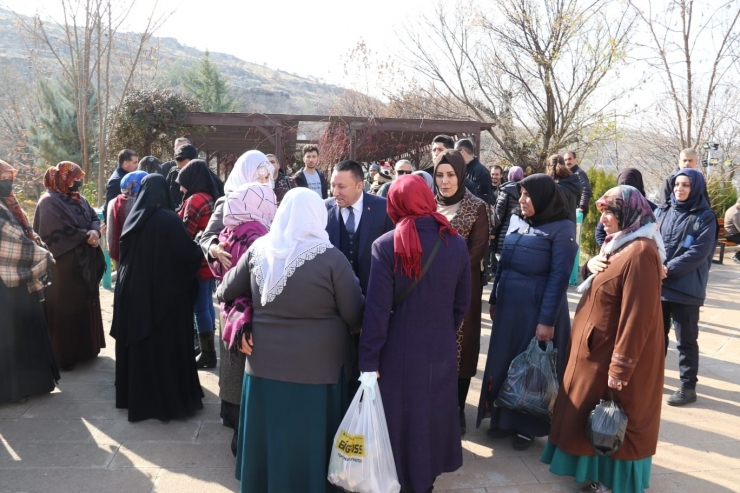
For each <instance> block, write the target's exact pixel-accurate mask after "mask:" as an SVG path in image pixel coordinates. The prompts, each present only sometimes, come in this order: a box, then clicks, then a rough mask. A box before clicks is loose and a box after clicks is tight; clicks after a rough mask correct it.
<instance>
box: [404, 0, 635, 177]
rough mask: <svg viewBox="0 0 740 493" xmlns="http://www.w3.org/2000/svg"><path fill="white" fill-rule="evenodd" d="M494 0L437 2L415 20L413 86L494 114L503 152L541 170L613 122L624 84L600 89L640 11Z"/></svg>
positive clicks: (448, 102)
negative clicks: (488, 1) (486, 1)
mask: <svg viewBox="0 0 740 493" xmlns="http://www.w3.org/2000/svg"><path fill="white" fill-rule="evenodd" d="M496 6H497V9H495V10H492V11H482V10H476V9H475V8H474V7H471V6H470V5H469V4H465V5H463V4H458V5H457V7H455V8H454V9H453V10H452V11H448V10H447V9H445V8H444V7H443V6H441V5H439V6H438V7H437V8H436V10H435V13H434V16H433V17H427V18H424V19H423V20H422V21H421V24H420V26H418V27H416V28H414V29H410V30H409V31H408V32H409V33H411V36H410V41H408V42H407V48H408V50H407V55H406V57H405V62H406V64H407V66H408V67H410V68H411V69H412V70H413V72H414V73H415V74H416V75H417V84H416V86H415V87H413V88H412V89H411V90H410V91H409V92H411V93H417V94H420V95H422V98H421V99H431V100H433V101H436V102H437V107H438V111H439V113H442V114H444V115H445V116H448V117H451V116H454V117H465V118H475V119H478V120H482V121H492V122H494V123H495V124H496V126H495V127H494V128H493V129H492V130H491V131H490V134H491V136H492V137H493V139H494V141H495V142H496V144H497V145H498V147H499V148H500V152H501V154H502V155H503V157H505V158H506V159H507V160H508V161H509V162H511V163H514V164H519V165H523V166H525V167H526V166H531V167H532V170H533V171H536V170H538V169H539V168H540V166H541V163H542V161H543V159H544V158H545V157H546V156H547V155H548V154H550V153H553V152H557V151H560V150H562V149H563V148H564V147H566V146H575V147H578V148H579V149H580V150H583V149H584V148H585V147H587V146H588V145H589V141H590V140H598V138H600V137H599V136H600V134H601V133H603V132H604V131H605V130H606V129H607V128H608V127H609V121H610V113H608V112H607V111H606V109H607V108H608V107H609V106H610V105H611V103H612V101H613V100H614V98H615V97H618V96H619V95H620V94H621V91H610V93H611V94H600V95H598V96H599V97H598V98H597V97H594V96H595V95H596V93H597V90H598V89H599V88H600V87H601V86H602V85H603V84H604V82H605V80H606V78H607V76H608V75H609V74H610V73H612V71H613V70H614V69H615V68H616V67H618V66H619V65H620V64H621V63H622V62H623V61H624V60H625V57H626V50H627V47H628V44H629V34H630V32H631V30H632V26H633V21H634V18H633V17H632V14H631V13H630V12H629V10H628V9H626V8H623V7H621V6H618V5H614V4H613V2H608V1H607V0H586V1H582V0H554V1H549V2H541V1H538V0H500V1H498V2H496ZM628 85H629V84H622V88H623V89H625V88H626V86H628ZM407 94H408V93H407ZM404 99H406V98H405V97H400V98H398V99H397V101H396V102H397V103H399V104H403V102H404ZM412 100H413V99H412ZM417 101H418V98H417ZM442 114H440V115H430V116H443V115H442Z"/></svg>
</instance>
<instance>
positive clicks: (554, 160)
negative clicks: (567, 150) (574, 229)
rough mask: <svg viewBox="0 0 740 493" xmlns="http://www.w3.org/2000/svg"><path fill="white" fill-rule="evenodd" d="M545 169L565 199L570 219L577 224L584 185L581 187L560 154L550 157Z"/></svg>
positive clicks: (576, 176)
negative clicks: (577, 211) (577, 213)
mask: <svg viewBox="0 0 740 493" xmlns="http://www.w3.org/2000/svg"><path fill="white" fill-rule="evenodd" d="M545 167H546V169H547V174H548V175H550V178H552V179H553V180H555V183H557V184H558V187H559V188H560V191H561V192H562V194H563V199H565V205H566V208H567V209H568V218H569V219H570V220H571V221H573V224H575V222H576V209H577V208H578V204H579V201H580V200H581V191H582V190H583V185H581V181H580V180H579V179H578V175H576V174H575V173H573V171H571V169H570V168H569V167H568V165H567V164H565V159H564V158H563V156H561V155H560V154H553V155H552V156H550V157H548V158H547V161H546V166H545Z"/></svg>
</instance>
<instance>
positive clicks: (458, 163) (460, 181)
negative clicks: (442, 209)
mask: <svg viewBox="0 0 740 493" xmlns="http://www.w3.org/2000/svg"><path fill="white" fill-rule="evenodd" d="M440 164H449V165H450V166H452V169H453V170H454V171H455V175H456V176H457V190H456V191H455V194H454V195H453V196H452V197H443V196H442V194H441V193H440V192H439V187H436V186H435V189H436V190H437V195H436V197H435V200H436V201H437V203H438V204H440V205H455V204H457V203H458V202H460V201H461V200H462V199H463V197H464V196H465V190H466V188H465V160H464V159H463V157H462V154H460V153H459V152H458V151H453V150H452V149H447V150H446V151H444V152H441V153H439V154H438V155H437V157H436V158H434V173H432V178H434V181H435V184H436V181H437V168H438V167H439V165H440Z"/></svg>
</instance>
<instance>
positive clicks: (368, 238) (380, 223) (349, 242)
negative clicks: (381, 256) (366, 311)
mask: <svg viewBox="0 0 740 493" xmlns="http://www.w3.org/2000/svg"><path fill="white" fill-rule="evenodd" d="M363 178H364V176H363V172H362V167H361V166H360V165H359V164H358V163H356V162H354V161H342V162H341V163H339V164H338V165H337V166H336V167H335V168H334V172H333V173H332V175H331V188H332V192H331V193H332V198H330V199H326V200H325V201H324V203H325V204H326V209H327V210H328V211H329V220H328V223H327V225H326V232H327V233H329V241H331V244H332V245H334V247H335V248H338V249H339V250H341V251H342V253H343V254H344V256H345V257H347V260H349V263H350V264H352V270H353V271H354V272H355V275H356V276H357V278H358V279H359V280H360V287H361V288H362V293H363V294H366V293H367V283H368V281H369V279H370V259H371V256H372V254H371V247H372V244H373V242H374V241H375V240H376V239H378V237H380V236H381V235H383V234H384V233H386V232H388V231H391V230H393V228H394V227H395V226H394V224H393V221H391V218H390V217H388V212H386V201H385V199H384V198H383V197H378V196H375V195H372V194H369V193H365V192H364V191H363V185H364V183H363Z"/></svg>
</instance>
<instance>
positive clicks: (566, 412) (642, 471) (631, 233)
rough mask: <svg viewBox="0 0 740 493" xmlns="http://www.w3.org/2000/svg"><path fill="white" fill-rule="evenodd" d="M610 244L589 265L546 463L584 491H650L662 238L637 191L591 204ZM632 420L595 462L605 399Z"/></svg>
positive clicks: (612, 193)
mask: <svg viewBox="0 0 740 493" xmlns="http://www.w3.org/2000/svg"><path fill="white" fill-rule="evenodd" d="M596 208H597V209H598V210H599V211H600V212H601V220H600V222H601V224H603V225H604V229H605V231H606V234H607V236H606V241H605V242H604V245H603V246H602V248H601V253H600V255H599V257H597V258H594V259H592V260H591V261H589V263H587V264H586V265H585V266H584V268H583V270H584V277H587V279H586V281H585V282H584V283H583V284H582V285H581V286H580V287H579V288H578V291H579V292H582V293H584V294H583V297H582V298H581V301H580V303H579V304H578V308H577V309H576V316H575V319H574V320H573V331H572V332H571V337H570V342H569V344H568V350H567V352H566V354H565V359H566V361H567V365H566V367H565V373H564V374H563V375H562V384H561V386H560V391H559V393H558V397H557V400H556V401H555V411H554V414H553V419H552V425H551V427H550V436H549V440H548V442H547V446H546V447H545V451H544V452H543V453H542V458H541V460H542V462H545V463H546V464H550V471H551V472H553V473H555V474H559V475H563V476H573V477H574V478H575V480H576V481H579V482H582V481H585V480H586V479H588V480H590V481H589V484H588V485H587V486H586V487H585V488H583V490H581V491H583V492H589V491H593V492H608V491H613V492H614V493H638V492H642V491H644V490H645V488H648V487H649V486H650V467H651V458H652V456H653V455H655V449H656V447H657V445H658V428H659V427H660V406H661V400H662V396H663V370H664V369H663V366H664V357H663V330H662V329H663V324H662V322H663V320H662V317H661V313H660V310H656V307H657V306H658V303H659V300H660V283H661V278H662V273H663V266H662V265H661V264H662V259H663V258H665V250H664V248H663V240H662V239H661V237H660V231H659V230H658V225H657V224H656V221H655V216H653V213H652V211H651V209H650V205H649V204H648V201H647V200H646V199H645V197H644V196H643V195H642V193H641V192H640V191H639V190H638V189H636V188H634V187H631V186H627V185H621V186H618V187H616V188H612V189H611V190H609V191H607V192H606V193H605V194H604V196H603V197H601V198H600V199H599V200H598V201H596ZM610 392H611V393H614V394H618V397H617V399H616V400H617V402H618V403H619V405H620V406H622V409H624V412H625V413H626V414H627V416H628V417H629V421H628V423H627V433H626V434H625V436H624V442H623V443H622V445H621V447H620V448H619V450H617V451H616V452H615V453H614V454H613V455H611V456H608V457H607V456H602V455H598V454H597V453H596V452H595V451H594V450H593V448H592V446H591V444H590V443H589V440H588V438H587V436H586V433H585V424H586V422H587V421H588V416H589V414H590V413H591V411H593V409H594V408H595V407H596V405H597V404H598V403H599V401H600V400H601V399H604V400H611V397H610V395H611V394H610Z"/></svg>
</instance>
